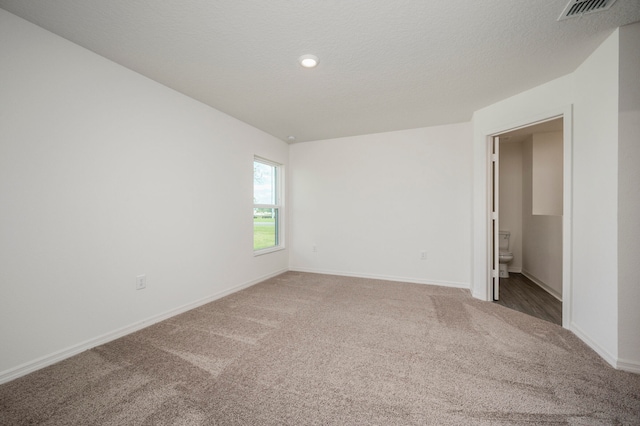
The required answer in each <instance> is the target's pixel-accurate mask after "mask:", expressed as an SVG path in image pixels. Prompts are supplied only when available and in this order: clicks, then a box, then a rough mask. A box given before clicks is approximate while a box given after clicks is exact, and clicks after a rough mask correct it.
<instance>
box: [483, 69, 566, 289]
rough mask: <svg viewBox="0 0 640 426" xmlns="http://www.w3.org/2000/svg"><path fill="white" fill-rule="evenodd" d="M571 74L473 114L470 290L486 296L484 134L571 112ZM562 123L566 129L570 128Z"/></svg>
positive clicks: (486, 240) (486, 238)
mask: <svg viewBox="0 0 640 426" xmlns="http://www.w3.org/2000/svg"><path fill="white" fill-rule="evenodd" d="M572 94H573V77H572V76H571V75H568V76H565V77H562V78H559V79H556V80H553V81H550V82H548V83H546V84H543V85H541V86H538V87H536V88H534V89H531V90H528V91H526V92H523V93H521V94H519V95H516V96H513V97H511V98H508V99H505V100H504V101H501V102H498V103H496V104H493V105H491V106H488V107H486V108H483V109H480V110H478V111H476V112H475V113H474V114H473V228H472V241H473V246H472V259H471V262H472V283H471V287H472V292H473V295H474V296H475V297H477V298H479V299H483V300H489V299H490V293H489V291H488V286H487V283H488V276H489V275H488V274H489V270H488V267H487V266H488V259H489V254H488V229H487V225H488V215H487V212H488V207H487V200H488V193H487V188H488V173H487V164H488V160H489V156H488V155H489V154H488V149H487V148H488V142H487V135H492V134H496V133H503V132H505V131H507V130H510V129H514V128H516V127H521V126H525V125H528V124H531V123H534V122H537V121H540V120H543V119H547V118H550V117H555V116H558V115H560V114H563V113H568V114H571V102H572V97H573V96H572ZM566 127H567V126H565V132H568V131H569V129H568V128H566Z"/></svg>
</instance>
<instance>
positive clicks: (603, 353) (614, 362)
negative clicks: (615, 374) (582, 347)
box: [570, 322, 618, 368]
mask: <svg viewBox="0 0 640 426" xmlns="http://www.w3.org/2000/svg"><path fill="white" fill-rule="evenodd" d="M570 327H571V328H570V331H571V332H573V334H575V335H576V336H578V338H579V339H580V340H582V341H583V342H584V343H586V344H587V346H589V347H590V348H591V349H593V350H594V351H595V352H596V353H597V354H598V355H600V357H601V358H602V359H604V360H605V361H606V362H607V363H609V365H611V366H612V367H613V368H618V358H617V357H615V356H613V355H612V354H610V353H609V351H607V350H606V349H605V348H603V347H602V346H600V345H599V344H598V343H596V341H595V340H593V339H592V338H591V337H589V335H588V334H587V333H585V331H584V330H582V329H581V328H580V327H579V326H578V325H577V324H576V323H574V322H572V323H571V324H570Z"/></svg>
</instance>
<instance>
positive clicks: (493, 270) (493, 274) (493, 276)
mask: <svg viewBox="0 0 640 426" xmlns="http://www.w3.org/2000/svg"><path fill="white" fill-rule="evenodd" d="M491 277H492V278H498V271H497V270H495V269H492V270H491Z"/></svg>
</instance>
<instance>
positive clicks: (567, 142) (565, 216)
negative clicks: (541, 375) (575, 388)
mask: <svg viewBox="0 0 640 426" xmlns="http://www.w3.org/2000/svg"><path fill="white" fill-rule="evenodd" d="M557 118H562V119H563V131H562V150H563V153H562V154H563V159H562V161H563V172H562V173H563V176H562V190H563V194H562V209H563V211H562V327H564V328H567V329H569V328H571V327H570V325H571V315H572V299H573V293H572V289H573V281H572V275H573V274H572V265H573V261H572V252H573V239H572V231H573V181H572V177H573V105H567V106H565V107H563V108H559V109H558V110H556V111H551V112H548V113H546V114H540V115H538V116H534V117H530V118H528V119H525V120H521V121H518V122H516V123H512V124H511V125H508V126H502V127H501V128H500V129H498V130H496V131H492V132H490V133H487V134H486V152H487V163H486V164H487V186H486V188H487V191H486V194H487V200H486V203H487V204H486V206H487V215H486V216H487V222H486V227H487V228H486V229H487V233H486V236H487V238H486V242H487V246H486V248H487V250H486V253H487V259H486V261H485V265H487V268H486V270H487V279H486V294H487V295H488V296H490V298H489V300H491V299H492V298H493V249H494V244H495V241H496V240H495V238H496V237H495V235H494V233H493V226H492V225H493V217H492V216H493V215H492V213H493V209H492V204H493V185H494V179H493V173H492V167H493V161H494V158H493V143H494V142H493V141H494V137H496V136H499V135H500V134H502V133H506V132H510V131H512V130H518V129H521V128H524V127H529V126H533V125H535V124H540V123H544V122H545V121H551V120H555V119H557ZM498 179H499V178H498ZM497 232H498V230H496V233H497Z"/></svg>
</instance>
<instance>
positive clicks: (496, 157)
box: [491, 154, 498, 163]
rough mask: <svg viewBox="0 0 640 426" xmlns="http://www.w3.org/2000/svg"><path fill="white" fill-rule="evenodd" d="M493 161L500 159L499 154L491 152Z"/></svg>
mask: <svg viewBox="0 0 640 426" xmlns="http://www.w3.org/2000/svg"><path fill="white" fill-rule="evenodd" d="M491 161H493V162H494V163H495V162H496V161H498V154H491Z"/></svg>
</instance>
